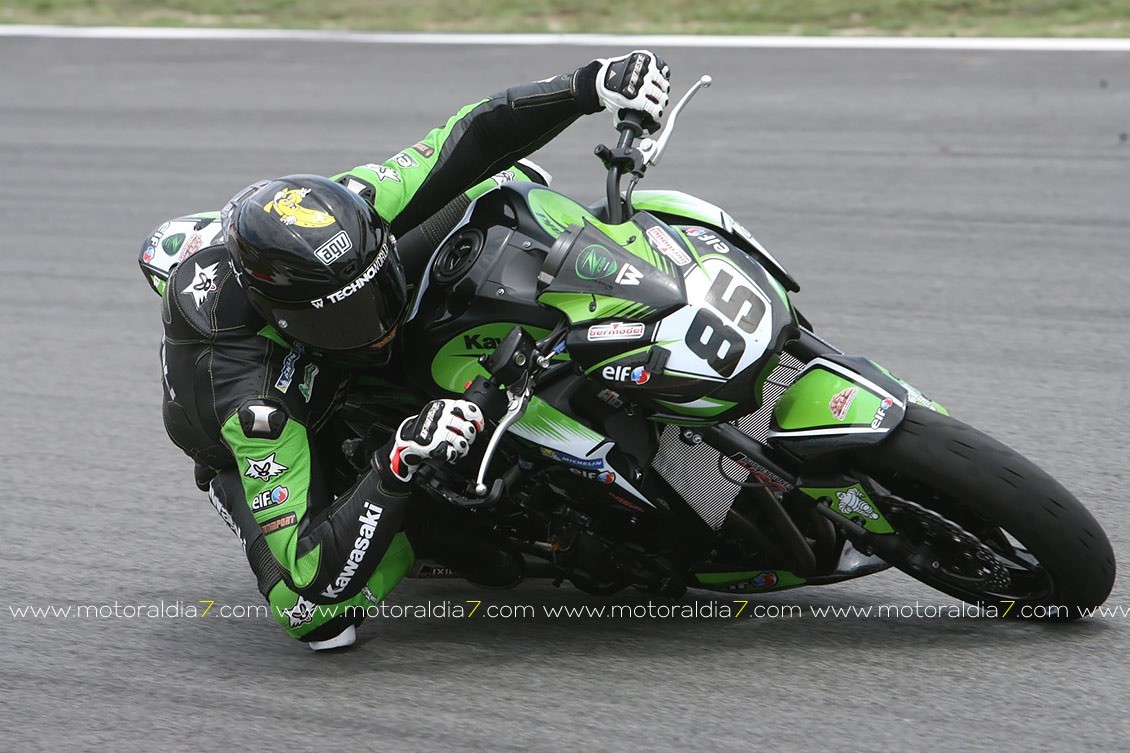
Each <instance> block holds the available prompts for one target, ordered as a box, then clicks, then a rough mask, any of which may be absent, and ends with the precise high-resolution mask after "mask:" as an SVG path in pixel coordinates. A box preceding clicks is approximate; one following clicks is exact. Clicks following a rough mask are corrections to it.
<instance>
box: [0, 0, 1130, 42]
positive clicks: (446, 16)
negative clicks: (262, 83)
mask: <svg viewBox="0 0 1130 753" xmlns="http://www.w3.org/2000/svg"><path fill="white" fill-rule="evenodd" d="M0 23H9V24H27V23H32V24H43V23H51V24H68V25H70V24H73V25H115V26H117V25H125V26H239V27H249V28H303V29H352V30H358V31H360V30H378V29H379V30H392V31H448V32H458V31H481V32H485V31H494V32H498V31H507V32H592V33H598V32H604V33H619V34H634V33H676V34H801V35H803V34H844V35H877V34H882V35H888V34H894V35H915V36H1066V37H1078V36H1105V37H1125V36H1130V0H1013V2H1006V1H1005V0H964V1H962V0H699V1H698V2H695V0H651V1H650V2H647V3H643V2H629V3H623V2H622V3H615V2H609V0H368V1H367V0H329V1H328V2H316V1H311V0H271V1H270V2H268V1H267V0H157V1H156V2H153V1H142V0H104V1H96V0H0Z"/></svg>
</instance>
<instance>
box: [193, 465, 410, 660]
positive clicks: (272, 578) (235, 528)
mask: <svg viewBox="0 0 1130 753" xmlns="http://www.w3.org/2000/svg"><path fill="white" fill-rule="evenodd" d="M208 499H209V500H210V501H211V503H212V506H213V507H215V508H216V512H218V513H219V514H220V517H221V518H223V520H224V522H225V523H227V525H228V527H229V528H231V529H232V532H233V533H235V535H236V536H238V537H239V539H240V541H241V542H242V543H243V549H244V553H245V554H246V555H247V560H248V563H249V564H250V565H251V570H252V572H254V573H255V577H256V579H257V580H258V584H259V592H260V593H261V594H263V596H265V597H266V599H267V603H268V604H269V605H270V608H271V614H272V615H273V616H274V618H275V619H276V620H277V621H278V622H279V624H280V625H282V626H283V628H284V629H286V631H287V633H289V634H290V635H291V636H292V637H294V638H297V639H298V640H300V641H304V642H308V641H322V640H327V639H329V638H333V637H334V636H336V635H338V634H339V633H341V631H342V630H344V629H345V628H347V627H348V626H350V625H359V624H360V623H361V621H362V619H364V614H365V608H366V607H367V606H369V605H375V604H379V603H380V602H381V600H383V599H384V598H385V597H386V596H387V595H388V594H389V593H390V592H391V591H392V589H393V588H395V587H396V584H397V583H399V582H400V579H401V578H403V577H404V575H405V574H406V573H407V572H408V570H409V569H410V568H411V567H412V564H413V563H414V562H415V554H414V553H413V551H412V546H411V544H409V542H408V538H407V536H405V535H404V534H403V533H398V534H396V535H395V536H394V537H393V539H392V542H391V544H390V545H389V548H388V550H387V551H386V552H385V555H384V557H382V558H381V561H380V563H379V564H378V565H377V569H376V570H375V571H374V572H373V574H372V575H371V576H370V577H369V580H368V581H367V582H366V586H365V588H364V589H363V590H362V591H360V592H359V593H358V594H356V595H355V596H353V597H352V598H350V599H345V600H343V601H341V602H337V603H332V604H318V605H315V604H314V603H313V602H311V601H309V600H308V599H305V598H302V597H301V596H299V595H298V594H297V593H295V592H294V591H293V590H291V589H290V588H288V587H287V585H286V583H285V582H284V581H283V577H282V570H281V568H280V567H279V564H278V562H277V561H276V560H275V558H274V555H272V554H271V551H270V549H268V547H267V542H266V539H265V538H264V536H263V531H262V529H261V528H260V527H259V525H258V523H256V521H255V517H254V515H253V513H252V512H251V509H250V508H249V507H248V506H247V504H246V502H244V492H243V482H242V481H241V479H240V476H239V471H238V470H236V469H234V468H233V469H227V470H224V471H221V472H220V473H219V474H217V475H216V476H215V478H213V479H212V480H211V483H210V484H209V486H208Z"/></svg>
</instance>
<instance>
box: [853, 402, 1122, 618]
mask: <svg viewBox="0 0 1130 753" xmlns="http://www.w3.org/2000/svg"><path fill="white" fill-rule="evenodd" d="M852 462H853V463H854V465H855V468H856V470H858V471H862V472H863V474H862V475H863V476H866V477H869V480H870V481H871V482H872V486H873V492H874V496H875V502H876V504H878V505H879V507H880V508H881V510H882V512H883V514H884V516H886V517H887V519H888V520H889V521H890V523H891V525H892V526H893V527H894V528H895V530H896V531H897V532H898V535H899V537H900V539H901V540H902V541H903V542H905V544H906V546H905V547H903V548H902V550H901V551H900V553H899V554H898V555H897V556H894V557H891V558H890V561H891V564H893V565H894V566H895V567H898V568H899V569H900V570H902V571H904V572H906V573H907V574H908V575H910V576H912V577H914V578H916V579H918V580H920V581H922V582H923V583H926V584H928V585H930V586H932V587H934V588H936V589H938V590H939V591H943V592H945V593H948V594H950V595H951V596H955V597H957V598H959V599H962V600H963V601H966V602H969V603H972V604H980V605H983V606H985V607H993V608H995V609H996V610H997V612H998V614H1001V615H1006V614H1007V615H1008V616H1015V617H1027V618H1038V619H1075V618H1078V617H1081V616H1084V614H1085V613H1086V610H1089V609H1091V608H1093V607H1096V606H1098V605H1100V604H1102V603H1103V601H1105V600H1106V598H1107V596H1108V595H1109V594H1110V590H1111V588H1112V586H1113V584H1114V574H1115V565H1114V553H1113V551H1112V550H1111V546H1110V542H1109V541H1108V540H1107V537H1106V534H1105V533H1103V530H1102V528H1101V527H1100V526H1099V524H1098V523H1097V522H1096V521H1095V519H1094V518H1093V517H1092V516H1091V514H1090V513H1089V512H1088V511H1087V510H1086V508H1084V507H1083V505H1082V504H1080V502H1079V501H1078V500H1077V499H1076V498H1075V497H1074V496H1073V495H1072V494H1071V493H1070V492H1068V491H1067V490H1066V489H1064V488H1063V486H1062V485H1060V483H1059V482H1057V481H1056V480H1055V479H1053V478H1052V477H1051V476H1049V475H1048V474H1047V473H1045V472H1044V471H1042V470H1040V469H1039V468H1038V467H1036V466H1035V465H1034V464H1032V463H1031V462H1029V461H1028V460H1026V459H1025V458H1023V457H1022V456H1021V455H1019V454H1018V453H1016V452H1015V451H1013V450H1011V449H1009V448H1008V447H1006V446H1005V445H1003V444H1001V443H1000V442H998V441H996V440H995V439H993V438H991V437H989V436H987V435H985V434H983V433H981V432H980V431H978V430H976V429H974V428H973V427H971V426H967V425H966V424H963V423H961V422H960V421H957V420H955V419H953V418H950V417H949V416H945V415H943V414H940V413H935V412H933V411H931V410H929V409H927V408H923V407H920V406H917V405H910V406H908V407H907V413H906V417H905V418H904V419H903V422H902V423H901V424H900V425H899V427H898V428H897V429H895V431H894V432H893V433H892V435H891V437H890V438H889V439H888V440H887V441H886V442H883V443H882V444H880V445H877V446H874V447H869V448H867V449H865V450H861V451H858V452H857V453H855V454H854V455H853V457H852ZM885 556H886V555H885ZM894 560H898V561H894Z"/></svg>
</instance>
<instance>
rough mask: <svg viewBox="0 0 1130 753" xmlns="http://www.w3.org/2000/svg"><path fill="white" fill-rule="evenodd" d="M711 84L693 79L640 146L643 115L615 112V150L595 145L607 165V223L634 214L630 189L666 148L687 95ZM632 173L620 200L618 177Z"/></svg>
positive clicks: (687, 97)
mask: <svg viewBox="0 0 1130 753" xmlns="http://www.w3.org/2000/svg"><path fill="white" fill-rule="evenodd" d="M711 83H713V81H712V79H711V78H710V76H702V77H701V78H699V80H698V81H696V82H695V84H694V86H692V87H691V88H690V90H689V91H687V93H686V94H684V95H683V96H682V98H681V99H680V100H679V101H678V102H677V103H676V104H675V106H674V107H673V108H671V113H670V114H669V115H668V116H667V125H666V127H664V129H663V134H662V135H661V136H660V137H659V138H658V139H652V138H650V137H647V138H644V139H643V141H642V142H641V143H640V145H639V146H638V147H637V146H636V145H635V142H636V139H639V138H640V137H642V136H643V135H644V127H643V126H644V123H645V122H646V121H647V117H648V116H647V115H645V114H644V113H642V112H639V111H637V110H621V111H620V113H619V114H618V115H619V118H620V120H619V122H618V123H617V124H616V130H618V131H619V132H620V140H619V141H618V142H617V145H616V148H615V149H609V148H608V147H606V146H604V145H603V144H601V145H600V146H598V147H597V148H596V156H598V157H600V159H601V160H602V161H603V162H604V166H605V167H606V168H608V180H607V183H606V191H607V198H608V222H609V224H611V225H619V224H620V223H621V222H623V221H624V220H625V219H627V218H628V217H631V216H632V214H633V213H634V211H633V209H632V189H634V188H635V185H636V183H637V182H639V179H640V178H642V177H643V175H644V172H646V171H647V168H648V166H649V165H657V164H659V158H660V157H661V156H662V155H663V152H664V151H665V150H666V148H667V142H668V141H670V139H671V134H672V133H674V132H675V120H676V119H677V118H678V116H679V113H680V112H682V110H683V108H684V107H686V106H687V103H688V102H690V101H691V98H692V97H694V95H695V94H697V93H698V91H699V89H705V88H706V87H708V86H710V84H711ZM625 172H628V173H631V174H632V176H633V177H632V180H631V182H630V183H629V184H628V190H627V192H626V194H625V195H624V198H623V200H621V199H620V179H621V178H623V177H624V173H625Z"/></svg>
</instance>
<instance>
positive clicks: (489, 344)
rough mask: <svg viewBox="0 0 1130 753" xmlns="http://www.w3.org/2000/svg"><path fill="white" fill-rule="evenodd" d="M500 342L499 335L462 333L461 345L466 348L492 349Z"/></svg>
mask: <svg viewBox="0 0 1130 753" xmlns="http://www.w3.org/2000/svg"><path fill="white" fill-rule="evenodd" d="M501 344H502V338H501V337H484V336H481V335H463V347H464V348H466V349H467V350H494V349H495V348H497V347H498V346H499V345H501Z"/></svg>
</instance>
